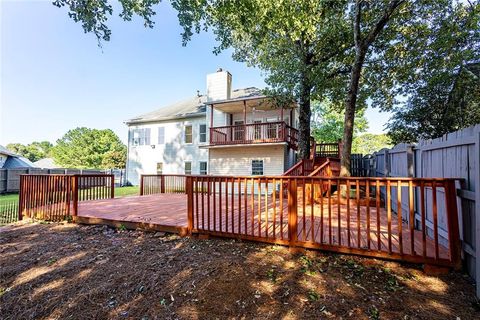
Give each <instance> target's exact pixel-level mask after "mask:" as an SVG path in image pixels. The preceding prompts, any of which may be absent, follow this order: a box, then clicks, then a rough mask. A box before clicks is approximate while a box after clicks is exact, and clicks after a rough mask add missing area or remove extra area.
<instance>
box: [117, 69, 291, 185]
mask: <svg viewBox="0 0 480 320" xmlns="http://www.w3.org/2000/svg"><path fill="white" fill-rule="evenodd" d="M295 107H296V105H295V104H291V105H283V106H280V107H278V106H276V105H275V102H274V100H273V99H272V98H271V97H267V96H265V95H263V94H262V92H261V91H260V90H259V89H256V88H244V89H236V90H232V75H231V74H230V73H229V72H228V71H223V70H221V69H219V70H218V71H217V72H215V73H212V74H209V75H207V86H206V94H205V95H200V94H197V95H196V96H194V97H192V98H189V99H186V100H183V101H180V102H177V103H174V104H172V105H169V106H166V107H163V108H160V109H158V110H155V111H153V112H150V113H147V114H144V115H140V116H138V117H135V118H132V119H129V120H127V121H126V122H125V123H126V124H127V126H128V160H127V179H128V181H129V182H130V183H132V184H138V183H139V176H140V174H156V173H164V174H209V175H281V174H283V173H284V172H285V171H286V170H288V169H289V168H290V167H291V166H293V165H294V164H295V161H296V149H297V129H296V127H297V123H298V121H297V112H296V110H295Z"/></svg>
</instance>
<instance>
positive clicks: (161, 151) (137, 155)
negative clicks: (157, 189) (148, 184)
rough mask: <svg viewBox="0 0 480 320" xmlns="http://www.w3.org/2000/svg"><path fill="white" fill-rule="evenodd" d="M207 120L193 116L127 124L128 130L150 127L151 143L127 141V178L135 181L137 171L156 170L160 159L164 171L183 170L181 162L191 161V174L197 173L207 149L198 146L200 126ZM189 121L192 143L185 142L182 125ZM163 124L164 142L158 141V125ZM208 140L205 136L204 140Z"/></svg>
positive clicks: (206, 157)
mask: <svg viewBox="0 0 480 320" xmlns="http://www.w3.org/2000/svg"><path fill="white" fill-rule="evenodd" d="M200 124H206V121H205V118H203V117H200V118H192V119H185V120H179V121H165V122H157V123H148V124H141V125H135V126H130V127H129V130H130V131H131V130H132V129H136V128H150V129H151V130H150V131H151V137H150V142H151V145H144V146H133V145H132V144H131V141H129V142H128V143H129V150H128V151H129V153H128V163H127V179H128V181H129V182H130V183H132V184H134V185H137V184H138V183H139V177H140V174H142V173H144V174H156V173H157V163H158V162H162V163H163V173H168V174H184V162H185V161H191V162H192V174H199V173H200V164H199V162H200V161H208V150H207V149H202V148H199V146H200V145H205V144H207V143H200V142H199V139H200V135H199V130H200V128H199V126H200ZM186 125H192V128H193V143H191V144H185V142H184V141H185V140H184V133H185V132H184V128H185V126H186ZM159 127H164V128H165V144H161V145H159V144H158V128H159ZM207 141H208V140H207Z"/></svg>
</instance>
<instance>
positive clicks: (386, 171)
mask: <svg viewBox="0 0 480 320" xmlns="http://www.w3.org/2000/svg"><path fill="white" fill-rule="evenodd" d="M383 176H384V177H390V158H389V156H388V149H385V150H383Z"/></svg>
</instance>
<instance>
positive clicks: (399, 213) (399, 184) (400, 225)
mask: <svg viewBox="0 0 480 320" xmlns="http://www.w3.org/2000/svg"><path fill="white" fill-rule="evenodd" d="M402 215H403V214H402V181H401V180H398V181H397V218H398V246H399V249H400V255H403V219H402Z"/></svg>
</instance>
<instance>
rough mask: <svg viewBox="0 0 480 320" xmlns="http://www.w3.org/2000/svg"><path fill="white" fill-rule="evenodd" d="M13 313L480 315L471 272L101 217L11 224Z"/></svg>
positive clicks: (5, 251)
mask: <svg viewBox="0 0 480 320" xmlns="http://www.w3.org/2000/svg"><path fill="white" fill-rule="evenodd" d="M0 318H2V319H480V304H479V302H478V301H477V300H476V299H475V297H474V288H473V285H472V284H471V282H469V280H468V278H467V277H466V276H465V275H463V274H460V273H451V274H449V275H446V276H441V277H438V278H437V277H429V276H426V275H425V274H423V272H422V271H421V270H419V269H418V268H415V267H412V266H404V265H400V264H398V263H392V262H385V261H380V260H373V259H364V258H359V257H354V256H345V255H338V254H326V253H322V252H317V251H307V252H306V253H303V254H295V255H294V254H291V253H290V252H289V250H288V248H284V247H280V246H271V245H262V244H256V243H248V242H241V241H232V240H220V239H210V240H200V239H195V238H193V239H190V238H179V237H177V236H175V235H164V234H162V233H143V232H140V231H125V230H115V229H111V228H108V227H102V226H79V225H75V224H66V223H63V224H36V223H22V224H17V225H13V226H7V227H3V228H1V229H0Z"/></svg>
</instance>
